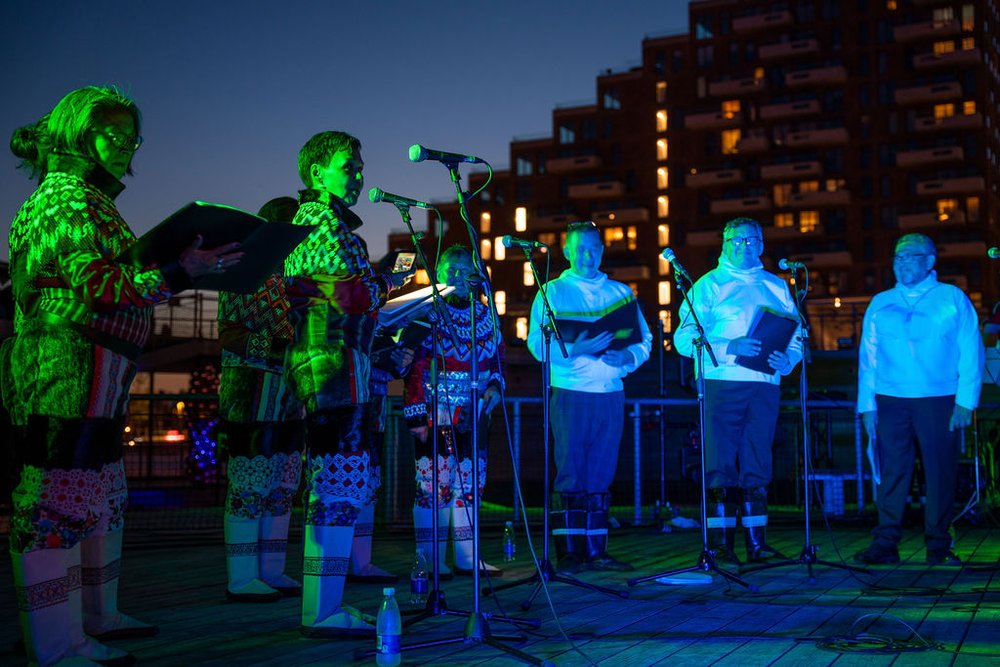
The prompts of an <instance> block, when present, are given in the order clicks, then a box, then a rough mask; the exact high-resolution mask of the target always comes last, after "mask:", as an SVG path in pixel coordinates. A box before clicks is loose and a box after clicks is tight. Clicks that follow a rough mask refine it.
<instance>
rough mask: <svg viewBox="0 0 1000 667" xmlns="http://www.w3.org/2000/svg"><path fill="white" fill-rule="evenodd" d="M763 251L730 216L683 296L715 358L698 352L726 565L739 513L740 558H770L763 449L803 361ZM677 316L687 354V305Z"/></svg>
mask: <svg viewBox="0 0 1000 667" xmlns="http://www.w3.org/2000/svg"><path fill="white" fill-rule="evenodd" d="M763 251H764V236H763V232H762V231H761V227H760V223H758V222H757V221H756V220H753V219H752V218H735V219H733V220H730V221H729V222H727V223H726V226H725V228H724V230H723V232H722V254H721V255H720V257H719V264H718V266H717V267H716V268H715V269H712V270H711V271H709V272H708V273H706V274H705V275H704V276H702V277H701V278H700V279H698V281H697V282H695V283H694V286H693V287H692V288H691V291H690V292H689V294H688V297H689V298H690V300H691V304H692V307H693V308H694V309H695V310H696V312H697V315H698V318H699V319H700V320H701V324H702V326H703V327H704V329H705V337H706V338H707V339H708V342H709V344H711V346H712V349H713V350H714V352H715V356H716V357H717V358H718V361H719V365H718V366H717V367H716V366H712V365H711V363H709V361H708V355H707V354H706V355H705V369H704V370H705V404H706V406H705V408H706V415H707V422H708V423H707V424H705V439H706V442H705V443H703V444H704V447H705V480H706V484H707V486H708V488H707V490H706V494H707V497H708V521H707V526H706V527H707V528H708V536H709V547H710V548H711V549H713V550H715V552H716V558H717V559H718V560H719V561H722V562H729V563H739V562H740V561H739V558H738V557H737V555H736V552H735V550H734V541H735V529H736V520H737V516H738V515H740V519H741V522H742V524H743V529H744V537H745V543H746V558H747V561H749V562H760V561H763V560H766V559H768V558H772V557H774V556H776V555H778V554H777V552H776V551H775V550H774V549H772V548H771V547H769V546H768V544H767V541H766V532H765V529H766V526H767V486H768V484H770V483H771V470H772V466H771V449H772V446H773V442H774V431H775V428H776V427H777V422H778V408H779V399H780V383H781V377H782V376H784V375H788V374H789V373H791V372H792V370H793V369H794V368H795V365H796V364H797V363H798V362H799V360H800V359H801V358H802V342H801V340H800V338H799V336H798V335H796V334H797V330H798V325H797V322H798V319H797V318H798V316H797V314H796V306H795V302H794V300H793V299H792V295H791V293H790V292H789V290H788V285H787V284H786V283H785V281H784V280H782V279H781V278H779V277H778V276H776V275H774V274H772V273H769V272H768V271H765V270H764V267H763V265H762V264H761V261H760V255H761V253H763ZM679 318H680V326H678V327H677V331H676V332H675V333H674V346H675V347H676V349H677V351H678V352H679V353H680V354H682V355H684V356H686V357H693V356H694V354H695V346H694V339H695V337H696V336H697V330H696V328H695V325H694V323H693V321H692V319H691V317H690V308H689V307H688V304H687V302H686V301H685V302H684V303H683V304H681V307H680V312H679ZM774 320H777V322H774ZM781 320H786V321H789V322H791V325H790V326H789V327H785V328H784V329H785V332H784V335H783V336H766V337H765V336H764V334H763V333H762V332H763V330H764V327H762V326H760V325H761V323H765V324H767V323H772V324H776V326H775V329H781V328H782V327H781V326H780V325H781V324H782V322H781ZM754 325H756V326H754ZM752 327H753V328H752Z"/></svg>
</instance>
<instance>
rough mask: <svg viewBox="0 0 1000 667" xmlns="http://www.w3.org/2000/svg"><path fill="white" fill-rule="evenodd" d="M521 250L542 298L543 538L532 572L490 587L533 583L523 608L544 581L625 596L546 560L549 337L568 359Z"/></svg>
mask: <svg viewBox="0 0 1000 667" xmlns="http://www.w3.org/2000/svg"><path fill="white" fill-rule="evenodd" d="M522 250H524V256H525V258H526V259H527V260H528V264H529V266H531V275H533V276H534V278H535V284H536V285H538V293H539V294H540V295H541V298H542V313H543V315H542V336H543V338H544V341H545V342H544V345H543V346H542V424H543V428H544V429H545V430H544V431H543V435H542V452H543V454H544V456H545V468H544V470H545V476H544V478H543V480H544V481H543V483H542V484H543V493H544V496H543V500H542V535H543V536H544V537H543V539H542V559H541V560H540V561H539V562H538V563H537V568H536V570H535V572H534V574H532V575H531V576H529V577H524V578H523V579H519V580H517V581H512V582H509V583H506V584H502V585H500V586H494V588H493V590H494V591H502V590H506V589H508V588H514V587H515V586H520V585H522V584H535V587H534V588H533V589H532V591H531V595H529V596H528V598H527V599H526V600H525V601H524V602H522V603H521V609H523V610H524V611H527V610H528V609H531V604H532V602H534V600H535V597H536V596H537V595H538V594H539V593H540V592H541V590H542V587H543V586H544V585H545V582H547V581H555V582H559V583H563V584H570V585H571V586H577V587H579V588H585V589H587V590H591V591H597V592H598V593H606V594H608V595H615V596H618V597H621V598H628V591H625V590H615V589H613V588H606V587H604V586H597V585H595V584H589V583H587V582H585V581H581V580H579V579H577V578H576V577H571V576H570V575H568V574H560V573H558V572H557V571H556V569H555V568H554V567H553V566H552V561H551V560H549V512H550V511H551V507H550V504H551V501H550V495H551V491H550V486H551V481H550V480H549V422H550V412H549V403H550V400H551V396H550V394H551V390H552V360H551V352H552V337H553V336H555V339H556V343H558V344H559V351H560V352H561V353H562V356H563V359H568V358H569V353H568V352H567V351H566V344H565V342H564V341H563V337H562V335H561V334H560V333H559V327H558V326H556V318H555V316H554V315H553V312H552V306H551V305H550V304H549V296H548V290H546V289H545V283H543V282H542V281H541V280H540V279H539V277H538V269H537V268H536V267H535V261H534V258H533V257H532V253H531V248H527V247H524V248H522ZM488 593H489V592H488V591H486V590H484V591H483V594H484V595H487V594H488Z"/></svg>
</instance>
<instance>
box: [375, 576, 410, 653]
mask: <svg viewBox="0 0 1000 667" xmlns="http://www.w3.org/2000/svg"><path fill="white" fill-rule="evenodd" d="M382 594H383V596H384V597H383V598H382V606H380V607H379V608H378V618H377V619H376V620H375V650H376V651H378V653H376V654H375V664H376V665H384V666H385V667H395V665H398V664H399V663H400V660H401V659H400V655H399V640H400V637H401V636H402V634H403V621H402V620H401V619H400V618H399V605H397V604H396V589H395V588H383V589H382Z"/></svg>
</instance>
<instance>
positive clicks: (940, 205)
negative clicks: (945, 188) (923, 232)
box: [937, 199, 958, 222]
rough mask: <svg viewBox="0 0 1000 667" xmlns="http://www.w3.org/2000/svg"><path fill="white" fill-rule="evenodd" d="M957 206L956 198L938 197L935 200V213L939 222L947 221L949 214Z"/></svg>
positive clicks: (949, 217)
mask: <svg viewBox="0 0 1000 667" xmlns="http://www.w3.org/2000/svg"><path fill="white" fill-rule="evenodd" d="M957 208H958V200H957V199H938V200H937V213H938V220H940V221H941V222H948V220H950V219H951V214H952V213H954V212H955V209H957Z"/></svg>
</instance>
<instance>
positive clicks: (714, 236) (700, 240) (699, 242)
mask: <svg viewBox="0 0 1000 667" xmlns="http://www.w3.org/2000/svg"><path fill="white" fill-rule="evenodd" d="M684 245H685V246H697V247H704V246H717V245H722V232H721V231H719V230H718V229H716V230H712V231H706V232H688V233H687V234H685V235H684Z"/></svg>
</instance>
